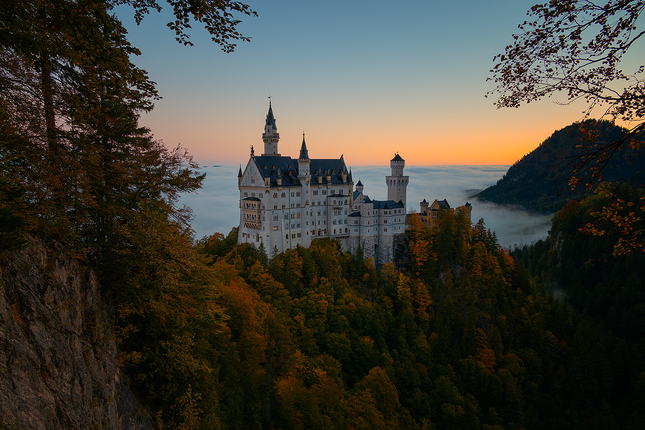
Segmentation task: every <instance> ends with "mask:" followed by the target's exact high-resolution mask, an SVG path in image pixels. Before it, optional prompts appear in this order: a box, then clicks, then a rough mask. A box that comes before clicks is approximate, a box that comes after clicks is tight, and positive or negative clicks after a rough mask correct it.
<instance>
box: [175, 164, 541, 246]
mask: <svg viewBox="0 0 645 430" xmlns="http://www.w3.org/2000/svg"><path fill="white" fill-rule="evenodd" d="M348 167H349V165H348ZM508 168H509V166H508V165H470V166H468V165H438V166H406V168H405V171H404V173H405V174H406V175H408V176H409V177H410V183H409V185H408V191H407V208H406V210H407V212H410V211H414V212H418V211H419V203H420V202H421V201H422V200H423V199H426V200H427V201H428V202H430V203H432V202H433V201H434V200H435V199H438V200H443V199H446V200H447V201H448V203H449V204H450V206H451V207H453V208H454V207H458V206H461V205H463V204H465V203H466V202H469V203H471V204H472V206H473V212H472V222H473V223H476V222H477V221H478V220H479V219H480V218H483V219H484V222H485V224H486V227H487V228H490V229H491V230H492V231H495V232H496V234H497V237H498V240H499V243H500V244H501V245H502V246H504V247H512V246H513V245H522V244H530V243H531V242H533V241H536V240H539V239H544V238H546V236H547V232H548V230H549V229H550V227H551V217H552V215H536V214H531V213H529V212H528V211H526V210H525V209H523V208H520V207H514V206H500V205H496V204H494V203H489V202H481V201H479V200H477V199H473V198H471V197H470V196H472V195H473V194H475V193H476V192H478V191H480V190H483V189H485V188H487V187H489V186H491V185H494V184H495V183H496V182H497V180H498V179H500V178H501V177H502V176H503V175H504V174H505V173H506V171H507V170H508ZM238 169H239V166H225V165H222V166H219V167H214V166H212V165H210V166H203V167H202V168H201V169H200V171H201V172H203V173H206V178H205V180H204V186H203V188H202V189H201V190H199V191H197V192H196V193H192V194H187V195H184V196H182V198H181V199H180V203H179V204H180V205H182V204H185V205H187V206H189V207H191V208H192V210H193V213H194V219H193V221H192V223H191V226H192V228H193V230H194V231H195V237H196V238H197V239H200V238H202V237H204V236H210V235H212V234H214V233H216V232H219V233H222V234H224V235H227V234H228V233H229V232H230V231H231V229H232V228H233V227H236V226H238V224H239V191H238V189H237V173H238ZM389 174H390V168H389V167H388V166H352V175H353V178H354V183H356V182H358V180H359V179H360V180H361V182H362V183H363V185H364V187H365V188H364V193H365V194H366V195H368V196H369V197H370V198H372V199H374V200H385V199H387V187H386V185H385V176H386V175H389Z"/></svg>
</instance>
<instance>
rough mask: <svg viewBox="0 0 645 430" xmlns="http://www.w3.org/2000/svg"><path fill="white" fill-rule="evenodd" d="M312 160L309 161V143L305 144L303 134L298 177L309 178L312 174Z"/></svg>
mask: <svg viewBox="0 0 645 430" xmlns="http://www.w3.org/2000/svg"><path fill="white" fill-rule="evenodd" d="M310 165H311V160H310V159H309V151H308V150H307V143H306V142H305V134H304V133H302V145H300V156H299V157H298V177H307V176H309V174H310V169H309V167H310Z"/></svg>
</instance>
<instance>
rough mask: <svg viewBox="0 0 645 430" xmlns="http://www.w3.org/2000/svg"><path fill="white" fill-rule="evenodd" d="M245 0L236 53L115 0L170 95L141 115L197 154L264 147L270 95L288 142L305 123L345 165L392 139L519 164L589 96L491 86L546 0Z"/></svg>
mask: <svg viewBox="0 0 645 430" xmlns="http://www.w3.org/2000/svg"><path fill="white" fill-rule="evenodd" d="M248 3H249V4H250V5H251V7H253V8H254V9H255V10H256V11H257V12H258V15H259V16H258V17H240V19H242V20H243V23H242V24H241V25H240V30H241V32H242V33H243V34H244V35H246V36H249V37H251V38H252V39H251V42H249V43H245V42H240V43H239V44H238V47H237V49H236V50H235V52H234V53H231V54H225V53H223V52H222V51H220V50H219V48H218V47H217V46H216V45H215V44H214V43H212V42H210V40H209V39H208V36H207V34H206V32H205V31H204V30H203V29H201V28H199V24H198V23H195V24H194V25H193V31H192V32H191V36H192V41H193V42H194V43H195V46H194V47H184V46H181V45H179V44H177V43H176V42H175V41H174V34H173V32H172V31H170V30H169V29H168V28H166V26H165V23H166V22H168V21H169V20H170V16H169V12H168V11H167V10H164V11H162V13H161V14H156V13H153V14H151V15H149V16H146V17H145V19H144V21H143V23H142V24H141V25H140V26H136V24H135V23H134V22H133V20H132V19H131V15H132V12H131V10H128V9H127V8H125V9H120V8H117V9H116V13H117V16H119V18H120V19H122V21H123V22H124V24H125V25H126V28H128V30H129V36H128V38H129V40H130V41H131V43H132V44H133V45H134V46H136V47H137V48H139V49H140V50H141V51H142V55H141V56H139V57H137V58H135V59H134V62H135V64H137V65H139V66H140V67H142V68H143V69H145V70H147V71H148V73H149V75H150V78H151V79H152V80H153V81H155V82H157V87H158V90H159V93H160V95H161V96H162V97H163V99H162V100H160V101H158V102H157V103H156V107H155V109H154V111H153V112H152V113H149V114H144V115H143V116H142V118H141V123H142V124H143V125H146V126H148V127H150V128H151V130H152V131H153V133H154V135H155V137H156V138H157V139H161V140H163V141H164V142H165V143H166V145H168V146H176V145H177V144H180V143H181V144H182V146H184V147H186V148H187V149H188V151H189V152H190V153H191V154H192V155H193V156H194V157H195V160H196V161H197V162H199V163H200V164H205V165H206V164H207V165H213V164H217V165H235V166H237V165H240V164H241V165H245V164H246V162H247V161H248V156H249V153H250V147H251V145H253V146H254V147H255V149H256V153H262V151H263V144H262V137H261V136H262V132H263V127H264V121H265V116H266V113H267V110H268V105H269V100H268V97H269V96H271V100H272V105H273V110H274V113H275V117H276V120H277V126H278V131H279V133H280V143H279V146H278V149H279V152H280V153H281V154H282V155H291V156H297V154H298V150H299V149H300V144H301V142H302V133H303V132H304V133H305V135H306V141H307V145H308V148H309V154H310V156H311V157H312V158H330V157H339V156H340V155H341V154H343V155H344V157H345V161H346V163H347V165H348V166H361V165H387V164H388V163H389V160H390V159H391V158H392V157H393V155H394V154H395V152H399V153H400V154H401V156H402V157H403V158H404V159H405V160H406V163H407V164H408V165H437V164H462V165H473V164H512V163H514V162H515V161H517V160H519V159H520V158H521V157H522V156H524V155H525V154H527V153H529V152H530V151H532V150H533V149H534V148H535V147H537V146H538V145H539V144H540V143H541V142H542V141H543V140H545V139H546V138H547V137H549V135H550V134H551V133H553V132H554V131H555V130H557V129H560V128H563V127H565V126H567V125H569V124H571V123H572V122H574V121H579V120H581V119H583V110H584V108H585V105H584V103H582V104H574V105H569V106H562V105H560V104H558V102H562V101H565V100H564V99H561V100H558V99H557V98H555V99H546V100H543V101H541V102H537V103H533V104H530V105H526V106H522V107H521V108H519V109H502V110H498V109H496V108H495V106H493V101H494V98H485V94H486V92H487V91H489V90H491V89H493V84H492V83H491V82H487V81H486V79H487V78H488V77H490V73H489V70H490V69H491V68H492V66H493V62H492V59H493V56H494V55H495V54H498V53H501V52H502V51H503V50H504V47H505V46H506V45H507V44H509V43H511V41H512V37H511V36H512V34H513V33H514V32H516V31H518V29H517V25H518V24H519V23H521V22H523V21H524V20H525V19H527V17H526V11H527V10H528V9H529V8H530V6H531V5H533V4H534V3H535V0H533V1H525V0H512V1H511V0H509V1H505V0H493V1H489V2H482V1H476V0H456V1H452V2H435V1H427V0H424V1H421V0H418V1H412V0H410V1H404V2H399V3H394V2H384V1H369V2H368V1H358V0H357V1H352V2H348V1H328V2H324V3H323V2H306V1H305V2H303V1H295V0H294V1H280V0H276V1H262V2H248ZM641 51H642V50H641ZM641 53H642V52H641ZM635 54H637V53H635ZM640 56H642V55H640Z"/></svg>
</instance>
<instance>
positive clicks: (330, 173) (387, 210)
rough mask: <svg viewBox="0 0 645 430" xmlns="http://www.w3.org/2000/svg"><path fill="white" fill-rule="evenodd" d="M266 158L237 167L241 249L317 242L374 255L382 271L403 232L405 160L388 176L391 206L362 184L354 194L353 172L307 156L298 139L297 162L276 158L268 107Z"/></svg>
mask: <svg viewBox="0 0 645 430" xmlns="http://www.w3.org/2000/svg"><path fill="white" fill-rule="evenodd" d="M262 140H263V141H264V153H263V154H262V155H255V151H254V149H253V147H251V156H250V158H249V161H248V163H247V164H246V167H245V169H244V171H242V167H241V166H240V170H239V173H238V189H239V191H240V227H239V231H238V244H242V243H249V244H251V245H253V246H255V247H256V248H259V247H260V245H263V246H264V249H265V250H266V252H267V253H268V254H269V255H270V256H271V255H273V254H274V253H280V252H283V251H285V250H287V249H291V248H295V247H297V246H303V247H308V246H310V245H311V242H312V241H313V240H315V239H319V238H323V237H329V238H331V239H334V240H338V241H339V242H340V244H341V246H342V248H343V249H344V250H346V251H349V252H356V251H357V250H358V248H359V247H361V249H362V251H363V255H364V256H365V257H366V258H367V257H371V258H372V259H373V261H374V262H375V264H377V265H382V264H384V263H386V262H389V261H392V260H393V258H394V249H395V243H396V240H397V239H398V237H399V235H401V234H403V233H404V232H405V219H406V210H405V209H406V206H405V198H406V189H407V185H408V182H409V178H408V176H404V175H403V169H404V167H405V160H404V159H403V158H401V156H400V155H398V154H396V155H395V157H394V158H393V159H392V160H391V161H390V167H391V169H392V172H391V173H392V174H391V175H390V176H386V178H385V180H386V183H387V189H388V192H387V198H388V200H384V201H383V200H371V199H370V198H369V197H368V196H367V195H365V194H363V184H362V183H361V181H360V180H359V181H358V183H357V184H356V189H354V181H353V179H352V172H351V170H350V171H348V169H347V166H346V165H345V160H344V158H343V156H342V155H341V156H340V158H338V159H335V158H334V159H321V158H318V159H316V158H314V159H312V158H309V151H308V149H307V144H306V143H305V136H304V134H303V136H302V145H301V148H300V154H299V157H298V159H296V160H294V159H292V158H291V157H288V156H282V155H280V154H279V152H278V141H279V140H280V135H279V133H278V128H277V126H276V120H275V117H274V115H273V109H272V107H271V103H270V102H269V112H268V114H267V116H266V123H265V126H264V133H263V134H262Z"/></svg>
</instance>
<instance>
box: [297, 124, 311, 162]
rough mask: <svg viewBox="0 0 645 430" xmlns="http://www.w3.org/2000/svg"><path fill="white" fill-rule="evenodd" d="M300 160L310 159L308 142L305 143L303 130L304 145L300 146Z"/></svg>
mask: <svg viewBox="0 0 645 430" xmlns="http://www.w3.org/2000/svg"><path fill="white" fill-rule="evenodd" d="M298 159H299V160H309V151H308V150H307V144H306V143H305V132H304V131H303V132H302V145H301V146H300V157H298Z"/></svg>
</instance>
